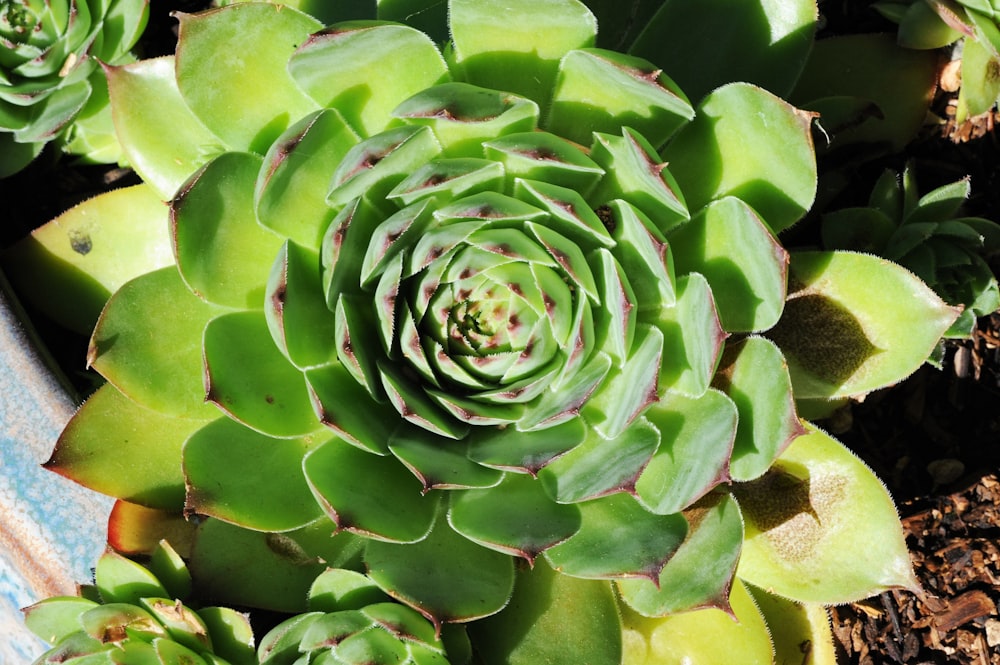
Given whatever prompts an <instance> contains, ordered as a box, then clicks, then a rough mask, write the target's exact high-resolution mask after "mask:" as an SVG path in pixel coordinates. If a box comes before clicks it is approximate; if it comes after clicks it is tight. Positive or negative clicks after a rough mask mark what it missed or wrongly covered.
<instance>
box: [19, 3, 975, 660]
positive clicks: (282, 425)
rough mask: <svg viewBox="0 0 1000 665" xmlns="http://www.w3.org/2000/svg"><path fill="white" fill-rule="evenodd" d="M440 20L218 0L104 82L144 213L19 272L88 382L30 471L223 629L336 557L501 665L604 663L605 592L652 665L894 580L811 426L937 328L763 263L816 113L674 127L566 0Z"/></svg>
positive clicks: (634, 69)
mask: <svg viewBox="0 0 1000 665" xmlns="http://www.w3.org/2000/svg"><path fill="white" fill-rule="evenodd" d="M448 9H449V11H448V18H449V21H450V26H449V27H450V35H451V41H450V42H449V43H448V44H446V45H443V46H439V45H438V44H435V43H434V42H433V41H432V40H431V39H430V38H429V37H428V36H427V35H425V34H424V33H422V32H420V31H418V30H416V29H414V28H412V27H409V26H407V25H403V24H398V23H389V22H384V21H351V22H345V23H339V24H335V25H333V26H331V27H328V28H323V26H322V25H321V24H320V23H319V22H318V21H317V20H316V19H314V18H312V17H310V16H308V15H306V14H304V13H301V12H298V11H296V10H294V9H292V8H289V7H277V6H274V5H270V4H263V3H238V4H234V5H231V6H227V7H224V8H220V9H217V10H213V11H209V12H205V13H203V14H198V15H180V17H179V18H180V37H179V43H178V49H177V53H176V55H175V56H174V57H168V58H159V59H154V60H148V61H140V62H137V63H134V64H129V65H125V66H122V67H116V68H110V69H109V70H108V79H109V83H110V92H111V101H112V106H113V109H114V113H115V122H116V128H117V131H118V136H119V139H120V140H121V143H122V146H123V149H124V151H125V154H126V156H127V158H128V161H129V163H130V164H132V165H133V166H134V168H135V169H136V171H137V172H138V173H139V174H140V175H141V176H142V178H143V180H144V184H142V185H138V186H135V187H131V188H127V189H123V190H119V191H116V192H113V193H111V194H108V195H105V196H102V197H98V198H95V199H93V200H91V201H89V202H87V203H85V204H82V206H80V207H78V208H75V209H73V210H70V211H68V212H67V213H65V214H64V215H63V216H61V217H60V218H58V219H57V220H55V221H54V222H53V223H51V224H50V225H48V226H46V227H44V228H43V229H41V230H40V231H39V232H37V233H36V234H35V235H34V236H33V237H32V238H30V239H28V240H26V241H25V242H24V243H22V244H21V245H20V246H19V247H17V248H15V250H14V254H15V259H14V260H12V262H11V265H10V270H11V274H12V278H13V279H15V280H16V281H17V282H18V283H19V284H21V285H22V288H23V289H24V292H25V293H26V294H27V295H29V296H30V294H31V293H32V292H35V293H36V294H37V295H39V296H41V297H40V299H39V300H40V303H41V304H42V305H43V306H44V305H45V304H46V303H45V297H44V294H41V293H38V292H39V291H43V290H46V289H48V293H49V294H51V293H59V298H58V299H57V302H54V303H53V302H52V301H51V298H50V300H49V302H48V306H49V307H50V309H52V311H53V312H54V313H55V314H56V315H58V316H61V318H62V320H64V321H66V322H67V323H68V324H71V325H76V326H77V327H80V328H86V327H87V326H88V325H90V324H91V323H92V321H93V318H94V317H95V312H96V311H97V310H99V309H101V307H103V310H102V311H101V313H100V317H99V320H98V321H97V324H96V328H95V330H94V332H93V336H92V339H91V346H90V353H89V362H90V364H91V365H92V366H93V367H94V368H95V369H96V370H97V371H98V372H100V373H101V374H102V375H103V376H104V377H106V378H107V380H108V383H107V384H106V385H105V386H103V387H102V388H100V389H99V390H98V391H97V392H96V393H95V394H94V395H93V396H92V397H91V398H90V399H89V400H88V401H87V402H86V403H85V404H84V405H83V407H82V408H81V409H80V411H79V412H78V413H77V414H76V416H75V417H74V418H73V419H72V421H71V422H70V423H69V424H68V426H67V427H66V429H65V431H64V432H63V435H62V436H61V438H60V440H59V442H58V444H57V446H56V449H55V451H54V453H53V456H52V458H51V460H50V461H49V462H48V466H49V467H50V468H52V469H53V470H55V471H58V472H59V473H62V474H64V475H67V476H69V477H71V478H73V479H74V480H76V481H78V482H80V483H82V484H84V485H87V486H89V487H91V488H93V489H95V490H98V491H101V492H105V493H107V494H111V495H113V496H116V497H118V498H119V499H121V500H122V503H120V504H119V507H120V508H121V509H120V510H118V511H117V512H116V514H117V515H118V518H116V521H113V524H112V532H113V533H117V532H120V531H124V530H125V529H124V527H125V526H127V524H126V523H129V522H130V521H136V522H144V528H148V527H149V524H154V525H155V524H167V523H170V524H171V525H172V526H171V528H174V527H176V526H177V521H178V520H180V517H179V515H180V514H181V512H182V511H183V512H184V514H185V515H187V516H189V517H196V519H195V520H194V522H196V523H197V526H196V527H194V526H193V527H192V529H193V530H194V534H193V536H192V538H193V541H192V544H191V547H190V551H189V554H190V557H191V564H190V565H191V567H192V570H193V571H194V574H195V578H196V580H198V579H199V576H200V575H201V577H200V580H201V582H204V584H205V585H206V586H211V589H212V593H213V594H215V595H217V596H220V597H222V599H223V600H225V601H227V602H238V603H246V604H261V605H264V606H269V607H274V608H276V609H282V610H286V611H302V610H303V609H304V608H303V607H302V604H303V599H304V598H305V596H306V594H305V590H304V588H303V583H302V582H303V579H304V578H305V579H309V580H311V579H312V578H314V577H315V575H317V574H319V572H321V568H322V562H326V563H327V564H328V565H335V566H338V567H344V565H342V563H341V561H349V560H350V561H353V562H354V563H355V564H356V565H363V566H364V567H365V570H366V571H367V575H368V577H369V579H370V580H371V581H373V582H374V583H375V584H376V585H377V586H378V587H379V588H380V589H382V590H383V591H384V592H385V593H387V594H388V595H389V596H391V597H392V598H394V599H396V600H399V601H401V602H402V603H404V604H405V605H407V606H409V607H411V608H413V609H414V610H416V611H417V612H419V613H420V614H422V615H424V616H425V617H426V618H427V619H429V620H430V621H431V622H432V624H433V625H434V626H435V627H436V628H437V629H440V630H445V629H447V625H448V624H452V623H469V622H473V623H472V625H471V626H470V634H471V635H472V640H473V648H474V649H475V650H476V651H477V653H478V654H479V655H480V656H481V657H482V658H483V659H484V661H485V662H505V661H506V660H509V661H510V662H542V661H543V660H544V658H543V657H542V656H541V655H540V654H556V653H561V654H562V655H561V657H562V658H569V659H571V660H572V662H577V661H579V660H580V659H581V658H582V659H584V660H588V662H595V663H596V662H618V661H619V660H620V658H621V655H622V650H623V646H622V639H623V638H622V635H623V626H624V624H623V623H622V619H621V618H620V615H619V609H618V600H617V598H616V594H618V595H619V596H620V598H621V599H622V602H624V603H625V604H626V605H627V606H628V607H629V608H630V610H629V611H631V612H634V613H635V614H636V616H638V617H646V618H650V619H652V618H656V621H653V622H651V623H650V622H647V623H643V622H642V621H640V620H638V619H637V620H636V622H635V625H636V626H638V625H639V624H642V626H643V628H642V629H641V630H640V629H638V628H636V629H635V630H633V631H632V633H630V634H633V635H634V636H636V639H638V640H639V641H642V640H648V641H649V644H652V643H653V641H655V640H654V638H653V637H652V635H653V633H652V632H649V631H646V629H647V628H648V629H649V630H650V631H652V630H654V628H651V627H650V626H655V627H657V628H655V629H656V630H659V628H658V627H659V626H660V625H661V623H660V621H661V619H660V618H661V617H663V616H664V615H671V614H673V613H676V612H680V611H684V610H692V609H696V608H715V609H709V610H705V611H709V612H719V613H720V614H724V613H725V612H727V611H728V612H730V613H732V612H733V611H734V610H733V609H732V607H731V602H730V590H731V589H736V588H738V589H741V590H742V591H741V592H740V593H749V592H748V591H746V588H745V587H746V586H756V587H760V588H764V589H768V590H769V591H773V592H774V593H777V594H779V595H782V596H786V597H788V598H793V599H795V600H797V601H802V602H810V603H834V602H844V601H847V600H850V599H852V598H858V597H863V596H866V595H869V594H872V593H875V592H877V591H880V590H882V589H884V588H887V587H892V586H907V585H912V584H913V581H912V573H911V571H910V568H909V562H908V558H907V556H906V552H905V547H904V544H903V541H902V537H901V535H900V530H899V525H898V518H897V516H896V513H895V510H894V508H893V506H892V503H891V500H890V498H889V497H888V495H887V494H886V492H885V490H884V487H883V486H882V485H881V484H880V483H879V481H878V480H877V479H876V478H875V477H874V475H872V474H871V472H870V471H869V470H868V469H867V468H865V467H864V465H862V464H861V463H860V462H859V461H858V460H857V459H856V458H855V457H854V456H853V455H851V454H850V453H849V452H848V451H847V450H846V449H845V448H844V447H843V446H842V445H841V444H839V443H838V442H836V441H835V440H833V439H832V438H830V437H829V436H827V435H826V434H824V433H822V432H820V431H818V430H816V429H815V428H813V427H812V426H811V425H808V424H807V423H804V422H803V421H801V420H800V419H799V418H798V416H797V414H796V408H795V400H796V399H798V398H800V397H801V398H809V399H835V398H838V397H841V396H844V395H854V394H863V393H865V392H867V391H870V390H873V389H875V388H878V387H881V386H884V385H887V384H889V383H893V382H895V381H898V380H899V379H901V378H903V377H905V376H906V375H907V374H908V373H910V372H912V371H913V370H914V369H916V368H917V367H918V366H919V365H920V363H922V362H923V360H924V358H926V357H927V355H928V354H929V353H930V351H931V349H932V348H933V347H934V344H935V342H936V341H937V340H938V338H939V337H940V336H941V334H942V332H943V331H944V330H945V329H947V328H948V326H949V325H951V323H952V321H953V320H954V319H955V317H956V316H957V315H958V312H957V310H955V309H954V308H951V307H949V306H947V305H946V304H945V303H943V302H942V301H941V300H940V298H938V297H937V296H936V295H935V294H934V293H933V292H931V291H930V290H929V289H928V288H927V287H926V285H924V284H923V283H922V282H920V281H919V279H917V278H916V277H914V276H913V275H912V274H910V273H909V272H907V271H905V270H903V269H902V268H900V267H899V266H897V265H894V264H891V263H889V262H886V261H882V260H879V259H877V258H875V257H872V256H867V255H863V254H858V253H852V252H789V251H788V250H786V249H785V248H784V247H783V246H782V245H781V243H780V242H779V240H778V237H777V235H776V234H778V233H780V232H781V231H782V230H784V229H785V228H787V227H789V226H791V225H792V224H794V223H795V222H796V221H797V220H798V219H799V218H800V217H802V215H803V214H804V213H805V212H806V210H807V209H808V208H809V206H810V205H811V203H812V200H813V197H814V194H815V189H816V168H815V161H814V154H813V146H812V141H811V134H810V127H811V122H812V119H813V115H812V114H810V113H806V112H802V111H800V110H798V109H796V108H794V107H792V106H790V105H789V104H787V103H786V102H784V101H782V100H781V99H780V98H778V97H776V96H774V95H773V94H771V93H770V92H767V91H765V90H764V89H762V88H759V87H756V86H753V85H749V84H746V83H729V84H725V85H722V86H720V87H718V88H716V89H714V90H712V91H710V92H708V93H707V94H706V95H705V96H704V97H703V98H702V99H701V101H700V102H698V103H697V104H696V105H692V104H691V103H690V102H689V100H688V99H687V97H685V95H684V94H683V92H682V91H681V90H680V88H679V87H678V86H676V85H675V84H674V83H673V82H672V81H671V79H670V78H669V77H668V76H667V75H666V74H665V73H664V72H663V71H661V70H660V69H659V68H658V67H657V66H656V65H654V64H653V63H651V62H649V61H647V60H645V59H642V58H639V57H637V56H631V55H624V54H621V53H617V52H614V51H610V50H606V49H601V48H596V47H594V46H593V44H594V36H595V32H596V27H597V26H596V22H595V19H594V16H593V15H592V14H591V12H590V11H589V10H588V9H587V7H586V6H584V5H583V4H581V3H579V2H577V1H576V0H545V1H544V2H538V1H537V0H531V1H529V0H505V2H502V3H501V2H483V1H482V0H451V2H450V3H449V5H448ZM540 26H544V29H540ZM167 119H169V126H170V127H172V128H173V131H172V132H171V134H170V135H169V136H165V135H164V134H163V132H162V126H163V123H164V122H165V121H166V120H167ZM162 201H169V206H164V205H163V203H162ZM67 241H68V242H67ZM81 274H82V275H84V276H85V278H84V279H80V276H81ZM40 275H44V276H46V277H45V279H58V278H59V276H67V275H68V276H69V278H67V279H62V280H60V281H58V284H59V286H58V287H57V288H56V289H55V290H52V289H51V283H46V282H45V279H42V278H39V277H38V276H40ZM873 285H877V288H873ZM112 292H113V295H111V296H110V298H108V293H112ZM105 300H106V301H107V302H106V303H105ZM904 331H905V332H904ZM151 509H152V510H151ZM164 511H165V512H164ZM171 511H173V516H172V517H171V516H170V514H171ZM151 514H155V515H156V516H155V517H150V515H151ZM165 515H166V517H164V516H165ZM171 520H173V521H171ZM131 526H134V524H131ZM331 533H335V535H334V536H333V538H330V537H329V536H330V534H331ZM852 543H854V544H857V546H856V547H855V546H854V545H851V544H852ZM861 543H864V545H863V547H862V546H861ZM140 547H141V546H140ZM254 548H256V549H254ZM847 551H851V555H850V556H847V555H846V554H845V552H847ZM250 552H255V553H256V552H260V553H261V554H260V556H257V555H256V554H253V555H251V554H250ZM862 552H863V555H862V554H861V553H862ZM265 559H266V565H267V566H270V565H272V564H274V569H273V570H270V569H268V570H267V571H266V572H261V568H262V566H264V564H263V563H262V561H264V560H265ZM237 560H238V561H237ZM220 561H224V563H220ZM282 561H283V563H282ZM255 566H256V569H255V570H256V572H254V573H252V574H254V575H256V577H254V578H253V579H254V580H255V582H254V583H247V580H246V578H239V577H237V574H236V573H235V572H234V571H237V570H239V571H242V572H246V574H248V575H249V574H251V573H250V572H248V571H250V570H251V569H254V568H255ZM317 567H318V568H320V570H317ZM199 571H201V573H199ZM207 571H226V575H228V576H229V577H230V578H231V581H230V582H228V583H227V582H219V577H220V576H219V575H213V574H212V573H210V572H207ZM276 571H277V572H276ZM737 578H738V579H737ZM279 579H280V582H277V583H276V582H275V580H279ZM257 581H260V583H261V584H262V585H270V586H268V589H269V591H268V592H267V593H265V594H261V593H257V589H256V586H257V585H256V582H257ZM749 606H750V607H751V608H752V606H753V603H752V602H751V603H749ZM584 607H585V608H588V609H587V611H586V612H582V611H580V608H584ZM719 608H721V610H720V609H719ZM352 611H354V610H352ZM752 611H753V612H756V610H752ZM366 616H367V619H366V620H370V621H374V622H375V623H377V622H378V621H377V620H376V619H373V618H372V617H371V616H369V615H366ZM702 616H704V615H702ZM484 617H489V618H488V619H484ZM524 617H530V621H527V622H526V620H525V618H524ZM480 619H483V620H482V621H479V620H480ZM669 619H670V617H668V619H664V620H663V621H668V620H669ZM303 621H310V622H315V623H317V624H318V623H319V620H318V619H312V620H305V619H303ZM710 624H711V622H708V623H706V624H705V625H706V626H708V625H710ZM675 625H677V624H675ZM754 625H755V626H758V627H759V629H760V630H758V631H757V632H756V633H755V635H756V636H757V638H759V639H760V640H762V641H761V642H760V643H761V644H762V645H764V646H763V648H764V649H765V650H766V651H767V652H768V653H770V651H769V650H770V648H771V647H770V645H771V641H770V640H769V638H768V636H767V631H766V628H765V622H764V620H763V619H761V618H760V617H759V615H758V618H757V620H756V622H755V623H754ZM555 626H558V627H559V630H554V629H553V627H555ZM567 626H571V627H572V628H573V629H572V630H570V629H569V628H567ZM317 630H319V629H317ZM664 630H665V629H664ZM706 630H708V629H707V628H706ZM644 631H646V632H644ZM685 632H690V631H686V630H678V633H685ZM557 633H558V635H557ZM524 645H530V646H524ZM644 648H645V647H644ZM650 648H653V647H650ZM678 648H682V647H678ZM515 652H516V653H517V654H518V655H517V656H516V657H514V656H511V657H510V658H507V656H508V655H510V654H512V653H515ZM654 652H655V649H653V651H650V652H649V653H654ZM498 654H500V655H498ZM504 654H506V655H504ZM584 656H585V657H584ZM545 657H546V658H547V657H548V656H545ZM643 658H644V657H643ZM635 662H644V661H643V660H641V659H640V658H639V657H638V656H637V657H636V659H635Z"/></svg>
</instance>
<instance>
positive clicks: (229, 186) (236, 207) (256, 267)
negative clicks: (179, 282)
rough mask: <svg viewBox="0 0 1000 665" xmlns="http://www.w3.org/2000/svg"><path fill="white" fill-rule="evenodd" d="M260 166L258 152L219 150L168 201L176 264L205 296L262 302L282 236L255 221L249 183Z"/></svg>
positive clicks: (239, 303)
mask: <svg viewBox="0 0 1000 665" xmlns="http://www.w3.org/2000/svg"><path fill="white" fill-rule="evenodd" d="M260 168H261V158H260V157H259V156H257V155H252V154H250V153H245V152H227V153H224V154H222V155H220V156H218V157H216V158H215V159H213V160H212V161H211V162H209V163H208V164H206V165H205V166H204V167H202V169H201V170H200V171H198V173H197V174H195V175H194V176H192V178H191V179H190V180H188V181H187V182H186V183H185V185H184V187H183V188H182V189H181V191H180V192H178V193H177V197H176V198H175V199H174V200H173V201H172V203H171V209H170V223H171V230H172V233H173V239H174V249H175V253H176V255H177V265H178V267H179V268H180V271H181V275H183V276H184V281H185V282H186V283H187V284H188V286H189V287H190V288H191V290H192V291H193V292H194V293H196V294H197V295H198V296H200V297H202V298H204V299H206V300H208V301H209V302H212V303H216V304H219V305H224V306H227V307H238V308H242V309H246V308H260V307H262V306H263V303H264V290H265V285H266V284H267V277H268V274H269V272H270V270H269V268H270V266H271V263H272V262H273V260H274V257H275V256H277V254H278V250H279V249H280V248H281V243H282V238H281V237H280V236H278V235H277V234H275V233H273V232H272V231H270V230H269V229H266V228H264V227H263V226H261V225H260V224H258V222H257V216H256V213H255V212H254V186H255V185H254V183H255V182H256V180H257V174H258V172H259V171H260ZM262 266H266V268H264V269H262Z"/></svg>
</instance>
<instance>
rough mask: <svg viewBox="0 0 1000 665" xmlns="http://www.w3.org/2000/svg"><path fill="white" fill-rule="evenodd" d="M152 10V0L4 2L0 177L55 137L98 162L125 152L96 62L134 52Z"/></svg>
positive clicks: (0, 9) (117, 60)
mask: <svg viewBox="0 0 1000 665" xmlns="http://www.w3.org/2000/svg"><path fill="white" fill-rule="evenodd" d="M148 12H149V2H148V0H80V1H77V0H52V1H51V2H50V1H46V0H4V2H2V3H0V177H2V176H6V175H10V174H12V173H15V172H17V171H19V170H20V169H21V168H23V167H24V166H25V165H26V164H27V163H28V162H30V161H31V160H32V159H34V158H35V157H36V156H37V155H38V153H39V152H40V151H41V149H42V148H43V147H44V146H45V144H46V143H48V142H50V141H52V140H55V139H59V140H60V141H62V142H63V146H64V148H65V149H66V150H67V151H68V152H71V153H73V154H78V155H82V156H83V157H85V158H87V159H90V160H92V161H98V162H113V161H116V160H118V159H119V158H120V153H119V150H118V146H117V143H116V142H115V138H114V130H113V128H112V127H111V117H110V114H109V109H108V93H107V83H106V82H105V80H104V74H103V72H102V71H101V68H100V66H99V65H98V62H104V63H107V64H121V63H123V62H127V61H129V60H131V59H134V58H132V56H131V54H130V53H129V51H130V49H131V48H132V46H133V45H134V44H135V43H136V41H137V40H138V39H139V36H140V35H141V34H142V31H143V29H144V28H145V26H146V19H147V17H148Z"/></svg>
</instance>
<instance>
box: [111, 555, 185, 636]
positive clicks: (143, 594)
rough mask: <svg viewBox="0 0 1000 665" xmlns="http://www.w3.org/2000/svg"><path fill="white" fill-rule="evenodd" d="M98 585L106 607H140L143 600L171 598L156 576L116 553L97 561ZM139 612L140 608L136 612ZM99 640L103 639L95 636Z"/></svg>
mask: <svg viewBox="0 0 1000 665" xmlns="http://www.w3.org/2000/svg"><path fill="white" fill-rule="evenodd" d="M94 582H95V584H96V585H97V590H98V591H100V593H101V600H102V601H103V602H104V604H105V605H108V604H114V603H128V604H130V605H138V604H139V600H140V599H141V598H155V597H161V596H166V595H167V590H166V589H164V588H163V585H162V584H160V581H159V580H158V579H156V576H155V575H153V573H151V572H149V570H147V569H146V568H144V567H142V566H141V565H139V564H138V563H136V562H135V561H132V560H131V559H126V558H125V557H123V556H122V555H121V554H118V553H116V552H111V551H108V552H105V553H104V554H102V555H101V558H100V559H98V560H97V566H96V567H95V569H94ZM136 609H138V608H136ZM95 637H100V636H98V635H95Z"/></svg>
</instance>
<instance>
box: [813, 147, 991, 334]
mask: <svg viewBox="0 0 1000 665" xmlns="http://www.w3.org/2000/svg"><path fill="white" fill-rule="evenodd" d="M971 187H972V185H971V183H970V182H969V179H968V178H965V179H962V180H958V181H955V182H953V183H949V184H947V185H942V186H941V187H938V188H936V189H934V190H932V191H930V192H928V193H927V194H924V195H921V194H920V192H919V190H918V188H917V182H916V173H915V169H914V168H913V165H912V164H910V165H908V166H907V167H906V169H904V170H903V173H902V174H898V175H897V173H896V172H894V171H891V170H888V171H885V172H884V173H883V174H882V175H881V177H879V179H878V181H877V182H876V183H875V187H874V188H873V189H872V193H871V196H870V197H869V201H868V206H867V207H863V208H862V207H856V208H845V209H842V210H835V211H833V212H830V213H827V214H825V215H823V221H822V233H823V244H824V245H825V246H826V247H827V248H829V249H846V250H855V251H865V252H872V253H874V254H877V255H879V256H884V257H885V258H887V259H891V260H892V261H895V262H896V263H899V264H900V265H902V266H905V267H906V268H907V269H909V270H912V271H913V272H914V273H915V274H917V275H918V276H919V277H920V278H921V279H922V280H924V282H925V283H927V285H928V286H930V287H931V288H932V289H934V291H935V292H936V293H938V294H939V295H940V296H941V297H942V298H943V299H944V300H945V301H946V302H948V303H951V304H952V305H956V306H960V307H962V314H961V315H960V316H959V317H958V319H956V321H955V323H954V324H952V326H951V327H950V328H949V329H948V330H947V331H946V333H945V336H946V337H952V338H968V337H970V336H971V335H972V333H973V331H974V330H975V327H976V319H977V318H978V317H981V316H987V315H989V314H990V313H992V312H994V311H995V310H996V309H997V308H998V307H1000V290H998V288H997V279H996V276H995V275H994V272H993V268H992V267H991V264H990V262H991V261H993V260H995V258H996V256H997V252H998V250H1000V226H997V224H996V223H995V222H992V221H990V220H988V219H984V218H982V217H970V216H967V215H965V214H963V211H962V208H963V207H964V205H965V202H966V200H967V199H968V197H969V193H970V191H971Z"/></svg>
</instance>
